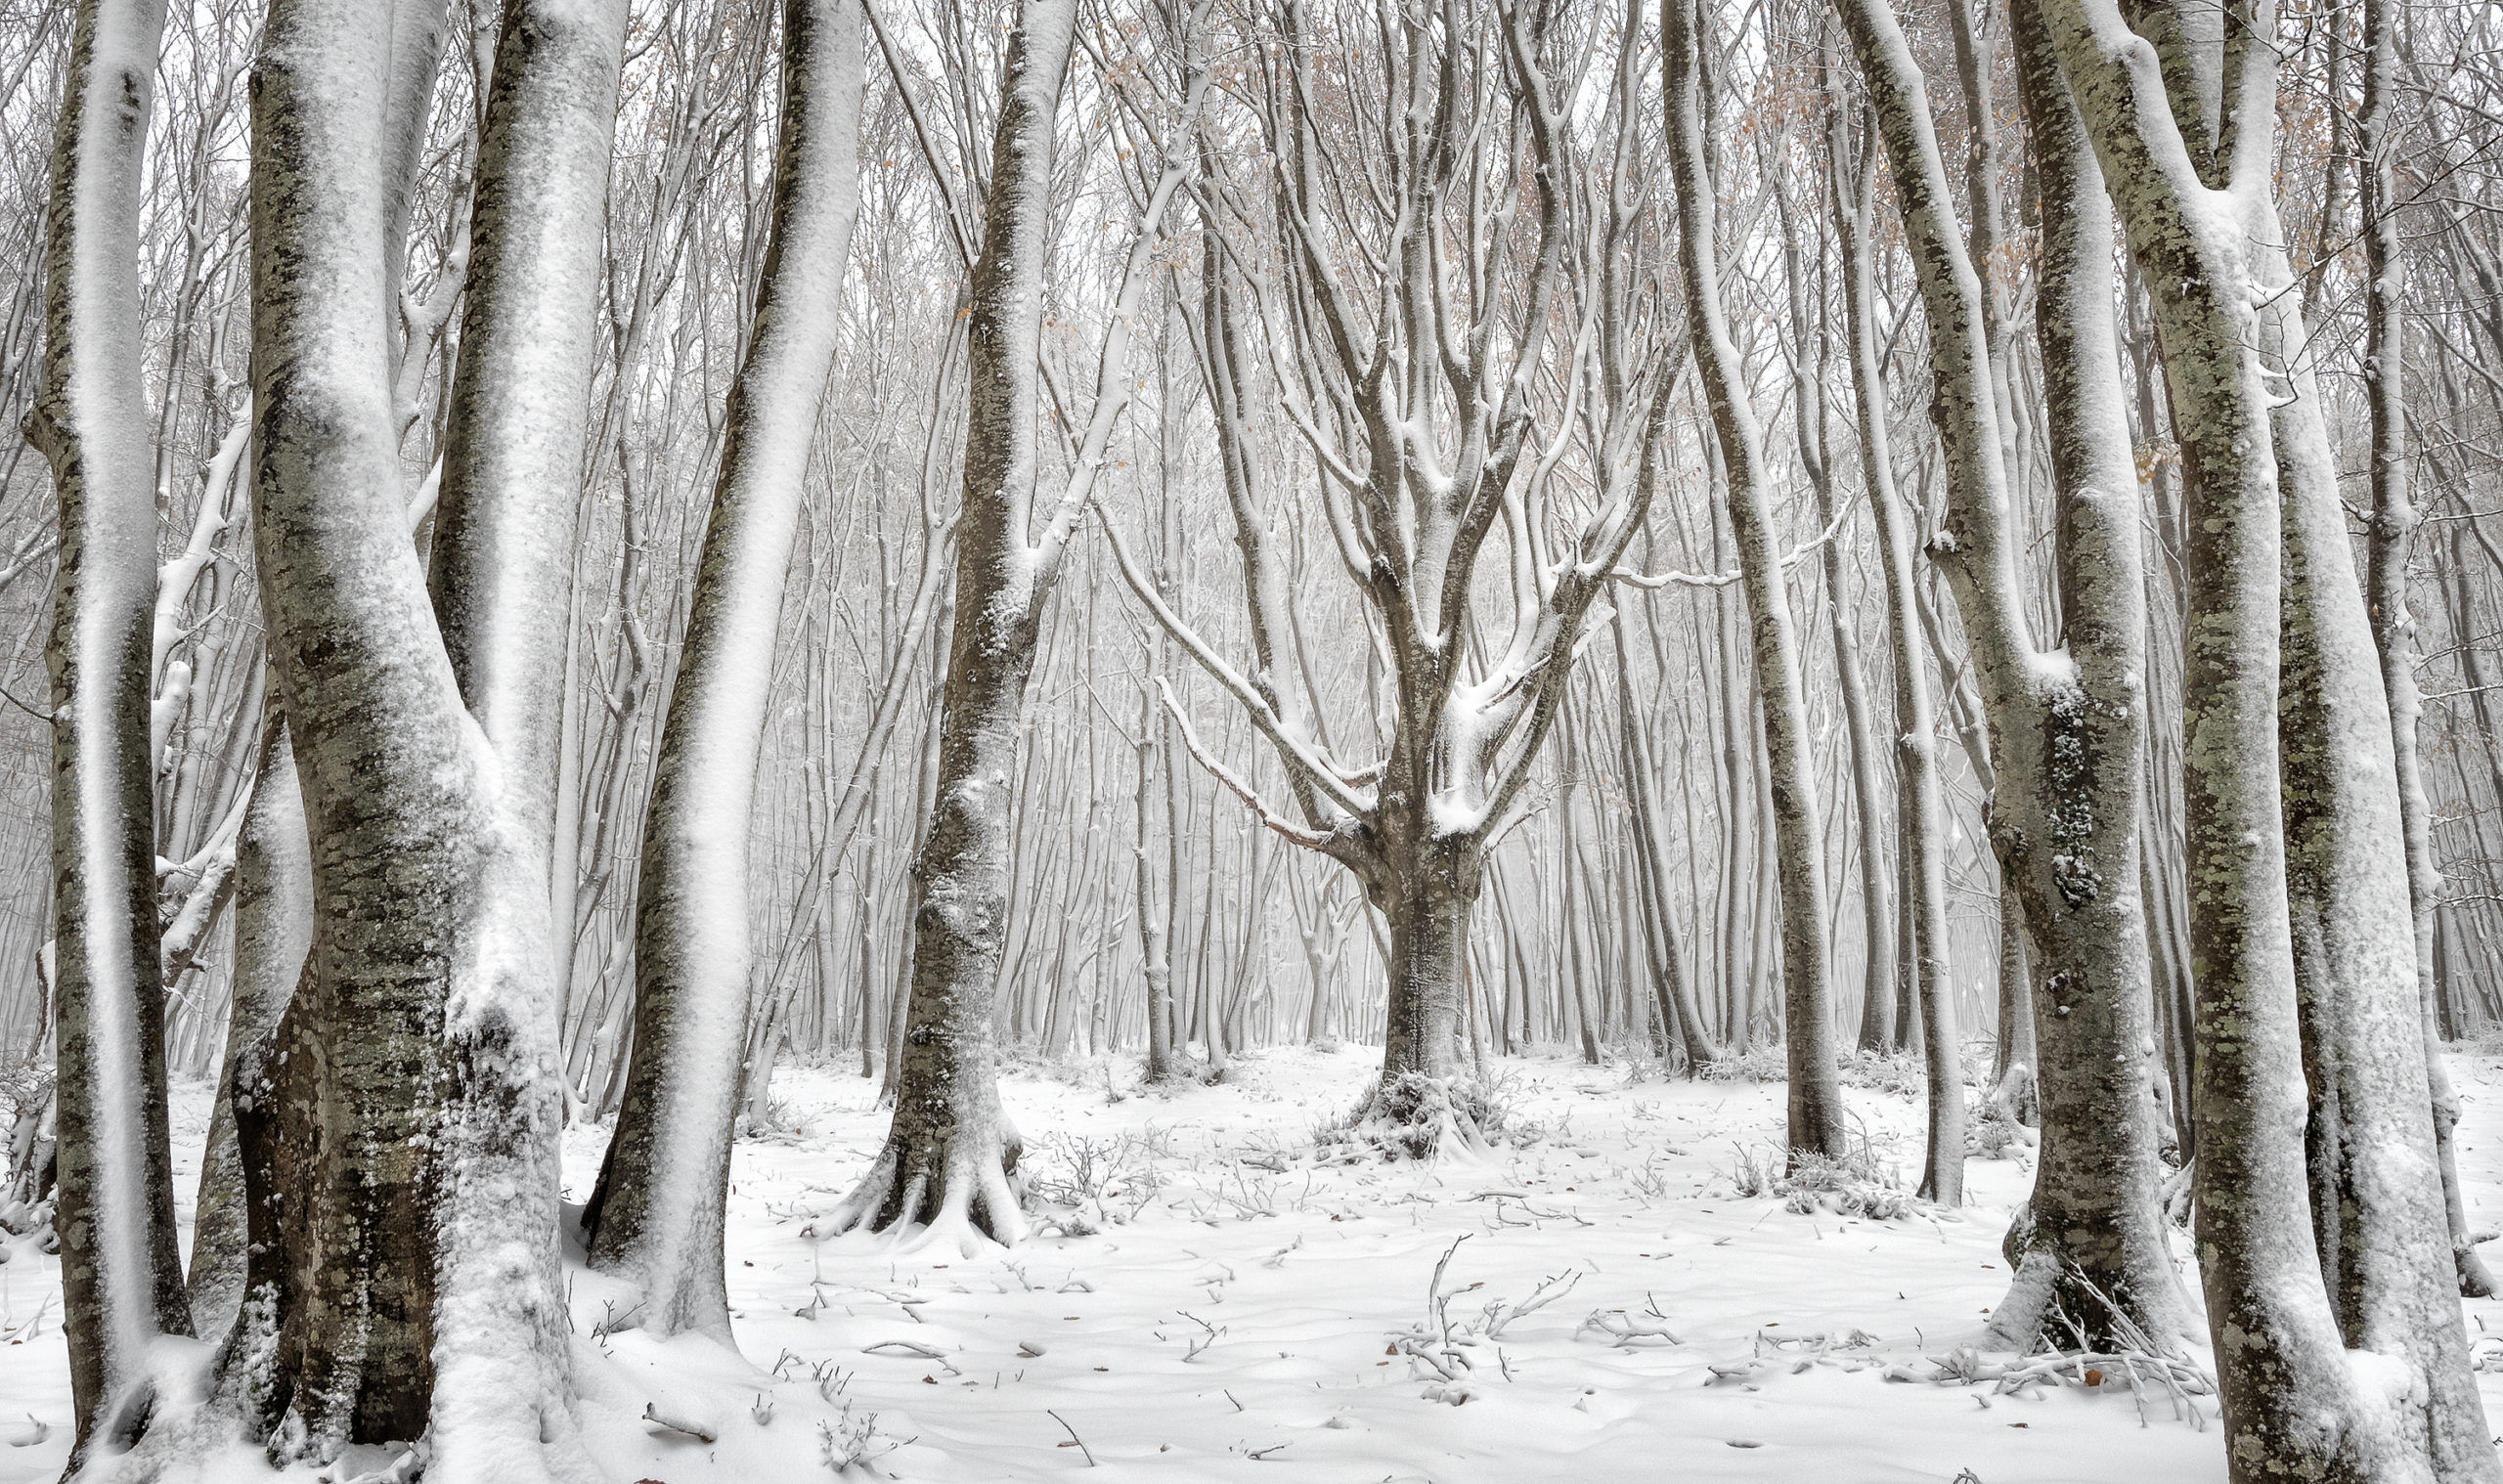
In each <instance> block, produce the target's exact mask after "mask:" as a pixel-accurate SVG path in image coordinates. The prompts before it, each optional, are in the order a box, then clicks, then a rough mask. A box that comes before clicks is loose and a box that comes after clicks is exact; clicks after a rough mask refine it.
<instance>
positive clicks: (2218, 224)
mask: <svg viewBox="0 0 2503 1484" xmlns="http://www.w3.org/2000/svg"><path fill="white" fill-rule="evenodd" d="M2044 15H2045V19H2046V21H2047V25H2046V29H2047V30H2048V31H2049V32H2050V34H2051V37H2052V39H2053V41H2054V43H2055V46H2056V50H2057V53H2058V56H2059V59H2060V63H2061V66H2062V69H2063V70H2064V71H2065V72H2066V74H2067V76H2068V79H2069V82H2070V84H2071V87H2072V88H2073V89H2074V91H2075V95H2076V97H2077V101H2078V103H2079V105H2080V109H2081V112H2082V113H2083V115H2084V117H2085V118H2086V120H2087V124H2088V133H2089V135H2090V137H2091V139H2092V142H2093V145H2094V149H2095V152H2096V154H2097V155H2098V157H2099V161H2100V164H2101V166H2102V171H2103V175H2104V178H2105V180H2106V182H2107V183H2109V184H2110V185H2111V187H2112V190H2113V193H2114V199H2115V202H2116V204H2117V205H2118V206H2119V207H2120V214H2121V216H2122V218H2123V220H2124V221H2125V223H2126V224H2127V226H2128V228H2129V237H2130V251H2131V253H2132V254H2133V255H2134V257H2135V258H2136V260H2137V263H2138V267H2139V272H2140V274H2141V275H2142V277H2143V279H2144V281H2145V283H2146V284H2147V286H2148V289H2149V291H2150V293H2151V295H2152V296H2153V298H2154V301H2155V307H2156V318H2157V323H2158V325H2159V327H2160V328H2161V330H2162V334H2163V342H2162V344H2163V350H2164V359H2165V372H2166V374H2165V382H2166V386H2167V389H2168V391H2169V392H2170V393H2171V395H2172V398H2173V403H2174V427H2175V429H2176V430H2177V432H2178V434H2179V436H2180V439H2181V448H2182V455H2183V466H2184V472H2185V475H2186V478H2185V485H2186V497H2187V509H2186V514H2187V519H2186V521H2185V524H2186V526H2187V529H2188V542H2187V547H2186V549H2185V551H2184V553H2183V556H2184V561H2183V570H2184V573H2185V580H2186V582H2187V585H2188V597H2189V621H2188V625H2187V628H2186V632H2185V643H2186V648H2187V654H2186V656H2185V660H2186V663H2185V667H2184V682H2183V694H2184V702H2185V706H2184V710H2185V713H2186V715H2185V718H2184V733H2183V734H2184V736H2185V737H2186V738H2187V739H2189V746H2188V748H2187V749H2186V752H2185V756H2184V760H2183V775H2184V788H2183V793H2184V800H2183V805H2184V810H2183V812H2184V817H2185V820H2186V823H2187V828H2188V844H2189V857H2190V861H2189V880H2190V891H2191V903H2190V908H2191V910H2190V930H2191V942H2192V952H2193V955H2194V958H2195V960H2196V962H2197V964H2198V966H2199V973H2198V978H2197V986H2196V992H2197V1002H2198V1003H2197V1025H2196V1055H2197V1062H2198V1109H2197V1116H2198V1122H2199V1158H2198V1163H2197V1193H2198V1200H2199V1246H2200V1273H2201V1278H2202V1280H2203V1282H2204V1284H2205V1286H2206V1288H2207V1292H2208V1315H2209V1321H2210V1323H2211V1325H2212V1326H2214V1328H2215V1332H2216V1334H2217V1337H2218V1338H2217V1363H2218V1389H2219V1393H2220V1396H2221V1399H2222V1402H2223V1412H2224V1423H2225V1430H2226V1458H2227V1461H2228V1463H2229V1465H2230V1467H2231V1469H2232V1472H2233V1476H2234V1478H2235V1479H2236V1480H2237V1481H2238V1484H2258V1481H2261V1480H2275V1479H2284V1478H2294V1477H2305V1478H2313V1479H2322V1480H2336V1481H2350V1480H2351V1481H2364V1480H2374V1481H2381V1480H2415V1479H2426V1480H2431V1479H2437V1478H2438V1479H2441V1480H2444V1481H2446V1484H2447V1481H2453V1480H2489V1481H2490V1480H2494V1479H2496V1478H2498V1477H2503V1467H2498V1465H2497V1462H2496V1460H2495V1455H2494V1452H2493V1450H2492V1448H2491V1446H2490V1444H2489V1443H2488V1441H2487V1437H2486V1434H2485V1428H2484V1418H2483V1415H2482V1409H2481V1405H2480V1403H2479V1401H2478V1397H2477V1392H2476V1389H2475V1387H2474V1385H2473V1384H2472V1382H2471V1377H2470V1375H2469V1374H2468V1369H2467V1358H2466V1346H2465V1343H2464V1340H2463V1337H2462V1335H2461V1333H2460V1324H2459V1311H2458V1308H2457V1299H2456V1286H2455V1279H2454V1276H2453V1270H2452V1265H2451V1262H2450V1258H2449V1253H2448V1252H2447V1250H2445V1248H2446V1247H2447V1243H2445V1242H2443V1241H2442V1237H2443V1228H2442V1216H2441V1207H2440V1189H2439V1182H2438V1179H2437V1176H2436V1174H2435V1170H2434V1149H2433V1139H2432V1129H2431V1127H2430V1119H2429V1118H2428V1117H2427V1114H2426V1110H2427V1109H2428V1107H2429V1106H2430V1101H2429V1100H2430V1093H2429V1092H2428V1090H2427V1086H2426V1081H2425V1074H2424V1060H2423V1058H2424V1049H2423V1041H2422V1039H2421V1025H2422V1023H2421V1020H2420V1019H2419V1016H2420V1014H2421V1010H2420V1008H2419V1007H2420V1002H2419V1001H2418V1000H2417V998H2416V984H2415V976H2414V973H2413V967H2414V955H2413V952H2412V945H2411V944H2409V943H2407V942H2406V941H2404V940H2403V939H2404V938H2405V936H2406V935H2405V928H2406V926H2407V924H2408V921H2409V918H2408V907H2407V898H2406V891H2407V881H2406V876H2405V862H2404V854H2403V851H2401V849H2400V848H2399V845H2398V842H2397V840H2396V835H2395V828H2394V826H2395V819H2396V809H2397V805H2396V792H2397V791H2396V787H2395V773H2394V771H2393V768H2392V764H2391V762H2390V755H2389V752H2388V751H2387V749H2388V748H2389V746H2390V737H2391V731H2390V718H2389V714H2388V710H2387V707H2386V705H2384V704H2383V703H2382V698H2381V695H2380V686H2379V684H2378V682H2377V678H2376V677H2375V676H2374V675H2373V673H2372V669H2371V667H2372V664H2373V661H2372V656H2371V653H2370V636H2369V633H2366V632H2365V628H2364V624H2363V614H2362V612H2361V602H2360V597H2359V595H2358V594H2357V593H2356V591H2355V588H2354V572H2353V568H2352V566H2351V564H2350V559H2349V552H2348V550H2347V547H2346V545H2345V540H2346V539H2345V532H2344V528H2343V517H2342V515H2341V512H2340V511H2339V509H2338V506H2337V496H2336V488H2335V482H2334V476H2333V477H2330V478H2323V477H2322V475H2323V473H2324V472H2325V471H2324V468H2323V466H2322V465H2321V464H2320V463H2319V461H2318V457H2319V455H2320V454H2321V453H2322V452H2324V450H2323V448H2322V446H2321V443H2320V439H2321V432H2320V428H2319V424H2318V422H2317V420H2316V406H2317V405H2316V402H2315V401H2313V400H2311V399H2314V398H2316V396H2317V389H2316V388H2315V387H2313V386H2311V385H2310V384H2309V377H2308V373H2307V371H2306V369H2305V367H2304V366H2303V365H2302V364H2301V362H2300V359H2299V353H2300V349H2301V344H2300V338H2299V336H2300V333H2301V324H2302V322H2301V316H2300V311H2299V310H2297V309H2295V307H2294V306H2293V304H2292V302H2291V291H2292V286H2293V285H2292V283H2291V275H2290V274H2289V272H2288V271H2287V264H2286V258H2285V249H2284V246H2283V243H2284V240H2285V233H2284V229H2283V224H2282V223H2281V222H2280V221H2279V220H2278V219H2277V212H2276V209H2275V203H2274V194H2273V193H2274V182H2273V178H2272V172H2273V169H2274V165H2275V161H2274V160H2273V158H2272V154H2271V150H2270V143H2271V139H2272V135H2273V132H2274V130H2273V115H2274V109H2275V99H2276V87H2275V82H2276V77H2275V71H2276V66H2277V55H2278V54H2277V52H2276V51H2275V49H2273V48H2272V47H2270V46H2267V45H2253V46H2245V47H2229V48H2225V49H2223V50H2222V52H2221V53H2210V52H2208V51H2205V50H2203V49H2201V48H2199V47H2198V46H2196V45H2192V44H2187V43H2185V41H2184V40H2183V37H2184V35H2185V34H2188V33H2186V32H2185V31H2184V29H2183V20H2184V18H2183V17H2182V16H2180V15H2176V14H2172V13H2169V12H2163V13H2154V14H2152V16H2151V20H2152V21H2154V22H2162V23H2161V24H2159V25H2158V26H2157V29H2158V32H2159V39H2160V41H2161V42H2162V45H2158V44H2157V43H2155V42H2151V41H2149V40H2148V39H2147V38H2144V37H2141V36H2139V35H2137V34H2136V33H2134V32H2133V31H2132V30H2131V29H2130V26H2129V24H2128V23H2127V22H2125V21H2124V20H2123V18H2122V16H2121V14H2120V12H2119V11H2118V9H2117V8H2116V7H2115V6H2114V5H2113V4H2112V3H2111V0H2051V3H2049V4H2047V5H2046V6H2045V7H2044ZM2190 19H2191V20H2192V21H2193V22H2196V21H2197V20H2198V19H2200V18H2198V17H2192V18H2190ZM2273 22H2274V16H2273V14H2272V13H2271V12H2269V11H2267V10H2265V9H2263V10H2262V11H2261V14H2260V20H2259V22H2257V24H2258V25H2259V27H2260V30H2261V40H2262V41H2265V40H2269V39H2271V37H2272V36H2273ZM2168 49H2169V50H2168ZM2219 56H2220V57H2222V58H2225V59H2230V61H2231V66H2232V68H2233V70H2232V72H2231V74H2230V75H2229V76H2223V75H2216V74H2213V73H2209V74H2203V72H2202V70H2201V69H2202V68H2204V67H2213V66H2215V65H2217V63H2218V57H2219ZM2168 81H2173V82H2177V83H2179V84H2181V86H2180V89H2179V91H2177V92H2176V91H2173V90H2171V89H2169V88H2168V86H2167V84H2168ZM2228 82H2229V83H2230V86H2227V85H2226V84H2227V83H2228ZM2211 85H2212V86H2213V91H2214V95H2215V96H2218V97H2221V98H2222V99H2224V100H2225V103H2224V109H2225V111H2224V115H2223V122H2222V124H2221V125H2219V124H2215V123H2211V122H2210V121H2208V120H2207V119H2206V118H2205V117H2204V116H2202V114H2201V113H2200V112H2199V110H2198V109H2197V107H2196V103H2197V99H2198V98H2199V97H2200V96H2201V95H2202V93H2203V92H2207V91H2209V88H2210V86H2211ZM2176 100H2179V101H2181V102H2183V103H2185V104H2187V105H2189V107H2188V108H2187V109H2176V108H2175V102H2176ZM2283 413H2291V414H2292V415H2291V416H2286V417H2283V418H2279V417H2276V416H2272V414H2283ZM2306 420H2307V421H2308V425H2305V421H2306ZM2272 423H2275V424H2278V425H2277V426H2274V427H2272ZM2288 457H2290V458H2291V460H2292V462H2291V463H2289V464H2288V465H2286V466H2283V467H2281V464H2280V459H2281V458H2288ZM2281 576H2282V578H2283V579H2284V583H2283V587H2282V589H2281V583H2280V579H2281ZM2342 585H2343V588H2344V591H2343V592H2341V591H2340V590H2338V589H2340V588H2341V587H2342ZM2281 604H2282V605H2283V608H2284V621H2286V622H2287V623H2288V626H2289V632H2288V633H2287V634H2286V641H2285V644H2284V653H2283V659H2284V665H2285V668H2284V677H2285V688H2286V694H2285V696H2284V701H2285V705H2286V710H2285V713H2284V714H2283V716H2282V717H2281V715H2280V711H2279V701H2280V696H2279V687H2280V643H2279V636H2280V623H2281V617H2280V609H2281ZM2358 671H2360V674H2358V673H2357V672H2358ZM2281 730H2282V732H2283V734H2284V736H2285V737H2286V739H2287V741H2288V742H2289V743H2290V744H2291V751H2290V755H2289V756H2287V757H2285V758H2284V760H2283V771H2282V772H2281V760H2280V733H2281ZM2281 793H2282V795H2283V812H2282V813H2281V809H2280V797H2281ZM2333 862H2335V863H2336V864H2338V865H2340V866H2341V867H2349V866H2351V868H2352V869H2353V871H2354V875H2353V876H2351V877H2349V878H2345V879H2339V880H2324V879H2323V877H2322V876H2321V874H2320V871H2321V868H2322V867H2323V866H2324V865H2327V864H2331V863H2333ZM2290 878H2301V880H2302V885H2301V886H2299V887H2290ZM2293 900H2301V901H2303V902H2304V904H2305V905H2304V909H2303V910H2304V927H2303V929H2302V931H2303V932H2304V933H2305V935H2306V936H2308V937H2310V938H2311V939H2312V941H2311V943H2309V944H2307V945H2306V947H2305V961H2306V964H2307V967H2306V971H2305V980H2306V984H2305V988H2306V991H2307V995H2306V997H2307V998H2308V999H2309V1001H2310V1009H2312V1010H2313V1011H2314V1012H2319V1011H2320V1010H2321V1009H2322V1007H2323V1001H2324V998H2325V995H2324V991H2327V990H2331V989H2347V988H2365V989H2366V992H2364V993H2358V994H2341V995H2339V996H2338V997H2337V998H2336V999H2335V1000H2334V1001H2333V1002H2331V1003H2330V1005H2329V1007H2328V1011H2327V1013H2326V1014H2317V1013H2316V1014H2314V1015H2313V1016H2312V1017H2311V1019H2312V1020H2313V1021H2314V1024H2315V1025H2323V1024H2325V1025H2328V1026H2331V1027H2332V1030H2333V1035H2332V1038H2331V1039H2330V1041H2329V1042H2328V1044H2327V1046H2326V1047H2320V1046H2316V1047H2314V1048H2313V1050H2314V1051H2315V1056H2314V1060H2315V1062H2317V1060H2318V1058H2317V1054H2316V1053H2317V1052H2318V1051H2319V1050H2322V1049H2332V1050H2335V1051H2336V1052H2338V1053H2340V1054H2341V1056H2342V1060H2343V1064H2344V1065H2343V1067H2342V1069H2341V1074H2340V1076H2339V1077H2338V1078H2337V1079H2336V1080H2334V1081H2333V1082H2332V1084H2331V1086H2332V1087H2334V1088H2335V1090H2337V1091H2338V1092H2339V1093H2340V1094H2341V1095H2342V1096H2343V1097H2345V1098H2347V1099H2349V1101H2348V1102H2347V1104H2346V1106H2345V1107H2343V1108H2342V1109H2341V1110H2340V1113H2341V1114H2342V1115H2343V1119H2344V1123H2343V1126H2344V1127H2346V1128H2348V1129H2350V1130H2353V1131H2355V1132H2357V1133H2358V1134H2361V1135H2363V1136H2365V1137H2367V1138H2369V1139H2370V1141H2371V1142H2372V1144H2373V1147H2374V1148H2375V1150H2376V1152H2377V1157H2376V1158H2374V1159H2373V1160H2370V1161H2357V1163H2358V1164H2362V1165H2366V1166H2368V1167H2367V1168H2364V1169H2361V1170H2357V1171H2356V1173H2355V1176H2354V1181H2355V1183H2354V1184H2353V1185H2352V1186H2350V1189H2352V1190H2354V1191H2355V1194H2356V1196H2357V1198H2358V1199H2359V1200H2360V1201H2361V1202H2362V1204H2361V1206H2360V1207H2359V1210H2358V1211H2357V1212H2355V1213H2352V1214H2355V1215H2358V1216H2360V1217H2361V1218H2362V1220H2361V1222H2360V1230H2359V1235H2366V1236H2369V1238H2370V1239H2371V1240H2372V1241H2373V1242H2374V1244H2375V1245H2376V1248H2377V1250H2376V1251H2375V1254H2374V1261H2373V1262H2372V1263H2371V1264H2370V1265H2369V1267H2370V1269H2371V1276H2370V1278H2369V1279H2368V1281H2367V1283H2366V1284H2365V1285H2363V1286H2362V1287H2360V1288H2342V1289H2341V1290H2338V1291H2335V1292H2333V1289H2332V1288H2330V1286H2328V1285H2327V1284H2325V1283H2324V1281H2323V1276H2322V1271H2323V1270H2322V1262H2321V1259H2320V1254H2319V1251H2317V1250H2315V1247H2314V1242H2313V1227H2312V1213H2311V1209H2310V1204H2309V1202H2308V1200H2306V1196H2307V1193H2308V1192H2307V1181H2306V1171H2305V1140H2304V1129H2305V1114H2306V1112H2307V1110H2306V1107H2305V1097H2304V1091H2303V1088H2304V1083H2303V1081H2302V1075H2303V1072H2304V1070H2305V1052H2306V1047H2305V1044H2304V1042H2305V1033H2304V1032H2305V1028H2306V1027H2305V1025H2304V1020H2305V1016H2304V1015H2303V1013H2302V1012H2300V1011H2299V1008H2298V1001H2297V979H2298V975H2297V962H2298V960H2297V946H2296V937H2297V932H2298V929H2297V928H2296V925H2295V920H2294V918H2293V916H2292V913H2291V910H2290V901H2293ZM2392 925H2395V927H2396V931H2393V926H2392ZM2324 967H2329V968H2332V969H2333V970H2359V971H2363V972H2362V973H2361V974H2360V975H2359V976H2358V978H2357V979H2355V980H2350V981H2346V982H2343V983H2342V982H2339V981H2337V980H2336V979H2335V978H2332V979H2330V980H2329V981H2328V982H2324V977H2323V976H2322V974H2321V972H2320V971H2321V970H2322V968H2324ZM2384 981H2387V982H2384ZM2367 986H2370V987H2367ZM2358 1063H2364V1064H2366V1065H2362V1066H2358V1065H2357V1064H2358ZM2402 1104H2403V1105H2404V1107H2403V1109H2402V1107H2401V1105H2402ZM2349 1168H2350V1169H2353V1168H2354V1166H2352V1165H2350V1166H2349ZM2327 1249H2328V1250H2341V1249H2345V1248H2344V1247H2343V1244H2338V1245H2332V1246H2330V1247H2328V1248H2327ZM2342 1266H2343V1265H2342ZM2342 1308H2344V1309H2346V1310H2348V1314H2347V1316H2346V1317H2347V1318H2348V1319H2349V1321H2350V1323H2351V1325H2352V1329H2351V1331H2350V1332H2349V1333H2342V1332H2341V1324H2340V1320H2341V1317H2342V1316H2341V1314H2340V1310H2341V1309H2342ZM2350 1340H2351V1341H2352V1342H2353V1343H2355V1344H2356V1345H2357V1346H2358V1347H2359V1348H2362V1349H2365V1350H2368V1351H2371V1352H2373V1353H2374V1357H2375V1358H2374V1359H2373V1361H2372V1362H2371V1363H2370V1365H2369V1366H2366V1365H2359V1358H2358V1357H2356V1356H2353V1355H2351V1354H2350V1353H2349V1349H2348V1345H2349V1342H2350Z"/></svg>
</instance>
